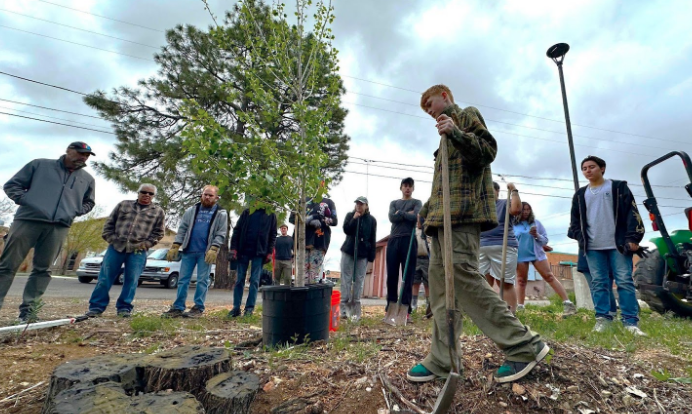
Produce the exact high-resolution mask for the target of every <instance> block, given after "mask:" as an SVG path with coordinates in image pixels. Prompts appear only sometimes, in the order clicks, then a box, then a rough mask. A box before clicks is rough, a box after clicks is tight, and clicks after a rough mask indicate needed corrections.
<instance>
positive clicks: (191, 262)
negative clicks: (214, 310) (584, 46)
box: [173, 252, 211, 311]
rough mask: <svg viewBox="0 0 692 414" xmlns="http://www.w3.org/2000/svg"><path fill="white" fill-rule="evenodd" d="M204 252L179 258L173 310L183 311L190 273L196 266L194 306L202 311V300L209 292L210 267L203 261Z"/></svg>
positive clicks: (184, 254)
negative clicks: (178, 277)
mask: <svg viewBox="0 0 692 414" xmlns="http://www.w3.org/2000/svg"><path fill="white" fill-rule="evenodd" d="M205 255H206V253H205V252H193V253H181V254H180V256H181V258H180V279H179V280H178V297H177V298H176V299H175V302H174V303H173V308H174V309H179V310H181V311H184V310H185V300H186V299H187V289H188V286H190V279H192V272H193V271H194V270H195V266H197V286H196V287H195V306H196V307H197V309H199V310H202V311H203V310H204V300H205V299H206V298H207V290H209V272H210V270H211V265H210V264H208V263H207V262H205V261H204V256H205Z"/></svg>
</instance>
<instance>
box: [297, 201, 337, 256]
mask: <svg viewBox="0 0 692 414" xmlns="http://www.w3.org/2000/svg"><path fill="white" fill-rule="evenodd" d="M306 210H307V211H306V217H305V218H306V220H305V248H306V249H317V250H322V251H324V252H326V251H327V250H329V245H330V244H331V242H332V229H331V228H330V227H333V226H336V225H337V224H338V223H339V219H338V217H337V214H336V206H335V205H334V202H333V201H332V200H330V199H328V198H326V197H325V198H323V199H322V201H320V202H319V203H316V202H315V201H313V200H310V201H309V202H308V203H307V206H306ZM312 220H319V222H320V226H319V227H313V226H311V225H310V222H311V221H312ZM288 221H289V222H290V223H291V224H295V213H291V215H290V217H289V219H288ZM293 237H294V238H295V237H296V234H295V230H294V233H293Z"/></svg>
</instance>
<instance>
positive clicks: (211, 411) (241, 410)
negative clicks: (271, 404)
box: [200, 371, 260, 414]
mask: <svg viewBox="0 0 692 414" xmlns="http://www.w3.org/2000/svg"><path fill="white" fill-rule="evenodd" d="M205 388H206V392H205V393H204V395H203V396H202V397H201V398H200V401H202V405H203V406H204V409H205V410H206V412H207V414H222V413H229V414H247V413H249V412H250V405H251V404H252V402H253V401H254V400H255V395H256V394H257V391H259V388H260V385H259V377H257V375H255V374H252V373H249V372H245V371H231V372H225V373H223V374H219V375H217V376H215V377H214V378H212V379H210V380H209V381H207V384H206V387H205Z"/></svg>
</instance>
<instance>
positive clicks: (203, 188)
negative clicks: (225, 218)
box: [202, 185, 219, 195]
mask: <svg viewBox="0 0 692 414" xmlns="http://www.w3.org/2000/svg"><path fill="white" fill-rule="evenodd" d="M207 189H209V190H214V192H215V193H216V195H219V187H217V186H215V185H205V186H204V187H202V192H204V190H207Z"/></svg>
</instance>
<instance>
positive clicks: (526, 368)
mask: <svg viewBox="0 0 692 414" xmlns="http://www.w3.org/2000/svg"><path fill="white" fill-rule="evenodd" d="M538 349H540V351H539V352H538V355H536V359H535V360H533V361H531V362H516V361H505V363H504V364H502V366H500V368H498V369H497V371H496V372H495V381H497V382H500V383H503V382H513V381H517V380H520V379H522V378H524V377H525V376H527V375H528V374H529V372H531V370H533V368H534V367H535V366H536V365H538V363H539V362H541V361H542V360H543V358H545V357H546V355H548V354H549V353H550V352H551V350H550V347H549V346H548V345H547V344H545V343H544V342H543V341H541V342H539V343H538Z"/></svg>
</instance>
